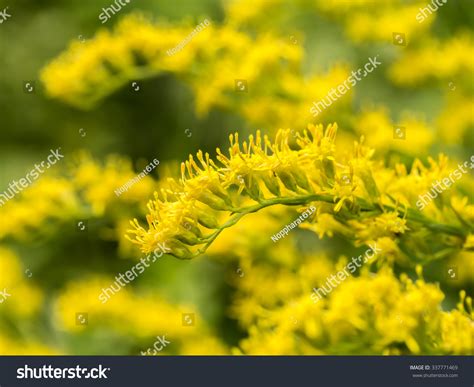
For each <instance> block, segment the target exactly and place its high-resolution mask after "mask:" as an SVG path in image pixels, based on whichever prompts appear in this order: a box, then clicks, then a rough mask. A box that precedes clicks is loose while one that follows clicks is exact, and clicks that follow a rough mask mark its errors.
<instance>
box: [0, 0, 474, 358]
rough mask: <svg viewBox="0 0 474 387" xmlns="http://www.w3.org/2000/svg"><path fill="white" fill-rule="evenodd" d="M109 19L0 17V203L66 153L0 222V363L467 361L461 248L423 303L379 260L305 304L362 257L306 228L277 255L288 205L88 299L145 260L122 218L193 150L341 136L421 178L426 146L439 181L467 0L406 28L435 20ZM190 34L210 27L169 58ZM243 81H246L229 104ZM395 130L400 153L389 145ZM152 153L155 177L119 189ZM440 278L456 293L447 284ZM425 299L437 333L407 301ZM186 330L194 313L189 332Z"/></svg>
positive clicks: (464, 44) (140, 15)
mask: <svg viewBox="0 0 474 387" xmlns="http://www.w3.org/2000/svg"><path fill="white" fill-rule="evenodd" d="M111 4H113V3H112V1H111V0H110V1H108V0H105V1H87V2H84V1H79V0H77V1H76V0H69V1H59V0H56V1H53V0H51V1H48V0H44V1H41V2H34V1H27V0H24V1H21V0H16V1H14V2H10V3H9V2H8V1H2V2H1V4H0V9H3V8H5V7H7V6H8V13H9V14H10V15H11V17H9V18H8V19H6V20H4V22H3V23H2V24H0V48H1V52H2V55H0V63H1V69H2V72H1V76H0V90H1V92H0V107H1V112H2V117H1V121H0V122H1V123H0V127H1V130H0V192H3V190H6V189H7V187H8V184H9V182H11V181H12V180H14V179H15V180H18V179H19V178H20V177H24V176H25V175H26V173H27V172H28V171H30V170H31V169H32V168H33V166H34V164H35V163H37V162H40V161H41V160H44V159H45V158H46V156H47V155H48V153H49V151H50V149H56V148H58V147H61V149H62V152H63V154H64V155H65V158H64V159H63V160H61V161H59V162H58V164H57V165H55V166H53V167H52V168H51V169H50V170H48V172H47V173H45V174H44V175H41V176H40V178H39V179H38V180H37V181H36V182H35V183H34V184H32V185H31V187H29V188H27V189H25V190H24V191H23V192H22V193H21V194H20V195H17V196H16V197H15V198H14V199H12V200H11V201H9V202H8V203H7V204H6V205H5V206H2V207H1V208H0V290H2V289H7V290H8V293H9V294H11V296H10V297H8V298H7V299H5V300H4V302H2V303H1V304H0V353H2V354H46V353H50V354H117V355H122V354H133V355H139V354H140V353H141V351H146V350H147V349H148V348H150V347H152V346H153V344H154V342H155V340H156V336H157V335H158V336H162V335H165V336H166V338H167V339H168V340H169V341H170V342H171V344H170V345H169V346H167V347H166V348H165V349H163V350H162V351H161V352H159V354H160V355H166V354H231V353H234V354H240V353H246V354H368V353H372V354H382V353H384V354H389V353H390V354H399V353H413V354H420V353H448V354H449V353H457V354H458V353H471V354H472V353H473V346H472V343H473V341H472V340H473V338H472V334H473V333H472V332H473V322H472V317H468V314H469V311H468V312H467V314H466V313H464V314H463V315H462V317H460V316H452V315H449V316H451V317H449V316H448V313H449V312H450V311H452V310H455V309H456V304H457V303H458V302H459V293H460V291H462V290H464V291H466V292H467V294H470V295H472V293H473V286H474V263H473V262H474V255H473V252H472V246H471V248H470V249H469V248H465V249H462V250H459V251H455V252H449V253H446V254H439V256H436V257H434V254H433V259H432V260H428V262H423V266H424V267H423V272H424V279H425V281H426V284H425V285H426V286H427V288H426V289H424V288H423V289H421V288H418V289H417V290H416V289H415V290H414V289H411V290H410V289H408V288H404V286H403V285H402V283H403V281H402V280H400V275H402V273H403V275H407V276H408V277H410V278H417V274H416V272H415V271H416V270H415V264H416V263H419V262H408V263H407V262H405V261H404V260H402V259H400V260H397V259H394V260H393V262H391V263H390V265H389V264H388V263H386V262H385V263H384V265H385V266H390V268H391V269H392V271H390V272H388V271H384V270H385V269H384V267H382V266H383V265H382V264H378V265H377V264H376V265H375V266H377V273H378V274H375V275H374V274H370V273H368V272H367V273H358V274H357V275H356V276H355V277H354V281H355V282H354V283H352V282H351V281H353V280H352V279H351V280H348V281H347V284H348V285H347V287H346V289H344V287H345V286H346V283H344V284H342V285H341V286H340V289H338V292H337V293H336V292H335V293H334V295H331V297H334V302H333V306H332V307H329V306H328V307H327V308H326V309H324V308H325V307H321V309H319V307H318V308H313V309H311V307H312V304H311V301H310V294H311V289H312V288H313V287H314V286H317V285H318V284H320V283H322V282H324V280H325V278H326V277H327V276H328V275H330V274H331V273H334V272H335V271H337V269H336V268H337V267H339V266H338V265H341V262H344V261H341V259H342V260H343V259H344V258H341V257H342V256H344V257H346V259H347V258H349V257H352V256H356V255H358V254H359V253H360V252H361V251H364V250H365V248H364V246H355V245H354V243H352V242H351V241H349V240H347V239H345V238H343V237H340V236H337V235H335V236H333V237H332V238H331V237H328V236H327V235H326V236H324V237H323V238H319V237H318V235H317V233H316V232H313V231H314V230H313V231H312V230H307V229H306V230H305V229H298V230H294V231H292V232H291V233H290V235H288V236H287V237H286V238H285V239H284V240H281V241H279V242H278V244H277V245H276V244H274V243H273V242H272V241H271V239H270V237H271V235H273V234H275V233H276V232H278V231H279V230H280V229H281V228H283V227H284V226H285V225H286V224H288V223H289V222H291V221H293V220H294V219H295V218H296V217H297V216H298V213H297V211H296V209H295V208H285V207H281V208H280V207H277V208H274V209H271V210H265V211H263V212H259V213H256V214H252V215H250V216H249V217H248V218H246V219H244V220H243V221H242V222H241V223H239V224H238V225H237V226H235V228H232V229H230V230H228V231H226V232H224V233H223V234H222V235H221V236H220V237H219V238H218V239H217V240H216V242H215V245H214V246H213V247H212V248H211V249H210V250H209V251H208V252H207V253H206V254H204V255H202V256H200V257H198V258H196V259H193V260H178V259H176V258H174V257H171V256H164V257H163V258H160V259H159V260H158V261H157V262H156V263H155V264H154V265H153V266H152V267H150V268H149V269H147V271H146V272H145V273H144V274H142V275H140V277H139V278H138V279H137V280H135V281H134V282H133V283H132V284H130V285H128V286H127V287H126V288H124V289H122V290H121V291H120V292H119V293H118V294H117V295H116V296H114V297H113V298H112V299H111V300H110V301H109V302H108V303H107V304H106V305H105V306H104V305H101V304H100V302H98V301H97V296H98V290H99V292H100V289H101V287H103V286H110V284H111V283H112V282H113V277H114V276H115V275H116V274H117V273H120V272H122V273H123V272H125V271H126V270H128V269H130V268H131V267H132V266H133V265H135V264H136V262H137V261H138V259H139V258H140V257H142V256H143V254H142V253H141V252H140V250H139V249H138V248H137V247H136V246H134V245H133V244H132V243H131V242H130V241H129V240H127V239H125V237H124V234H125V232H126V230H127V229H128V228H129V220H130V219H133V218H139V219H144V216H145V214H146V212H147V208H146V204H147V202H148V200H149V199H151V198H152V196H153V192H154V191H155V190H157V189H158V188H159V187H160V184H162V182H163V181H164V180H165V179H166V178H167V177H173V176H175V177H176V176H178V173H179V164H180V162H181V161H183V160H185V159H186V158H187V157H188V155H189V154H190V153H196V152H197V151H198V150H199V149H201V150H203V151H207V152H209V153H210V154H211V155H212V156H213V155H215V149H216V147H220V148H221V149H223V150H224V149H227V146H228V137H229V134H230V133H234V132H238V133H239V135H240V136H241V138H245V137H246V136H248V135H249V134H251V133H255V131H256V130H261V131H262V132H264V133H265V134H268V135H269V136H270V137H272V136H274V134H275V133H276V132H277V130H278V129H280V128H282V129H291V130H295V131H296V130H301V129H304V128H305V127H306V126H307V125H308V124H309V123H323V124H329V123H332V122H337V123H338V126H339V132H338V137H337V146H338V149H339V151H340V152H342V153H344V152H348V150H349V149H352V144H353V142H354V141H356V140H358V139H360V137H361V136H364V138H365V144H366V145H368V146H370V147H372V148H374V149H375V158H377V159H380V160H383V161H384V162H385V164H386V165H387V166H394V165H395V164H396V163H403V164H405V165H406V166H407V167H408V166H410V165H411V164H412V163H413V161H414V160H415V159H416V158H418V159H420V160H422V161H423V162H425V163H426V160H427V158H428V157H429V156H432V157H434V158H436V157H437V155H438V154H439V153H440V152H442V153H444V154H445V155H447V156H448V157H449V158H450V160H451V161H450V165H453V166H455V165H456V163H457V162H460V161H464V160H468V159H469V157H470V156H471V155H472V154H474V135H473V134H474V102H473V99H472V95H473V91H474V78H473V75H474V72H473V70H474V54H473V53H474V50H473V49H474V37H473V32H472V26H473V21H474V7H473V5H474V4H473V2H472V1H471V0H456V1H454V0H448V1H447V2H446V3H445V4H444V5H443V6H442V7H439V9H438V10H437V11H435V12H432V14H428V13H427V17H426V18H425V20H424V21H423V22H422V23H419V22H418V20H417V19H416V15H417V14H418V12H420V10H419V9H420V7H427V6H428V4H431V3H428V2H425V1H401V0H383V1H375V0H373V1H372V0H357V1H349V0H347V1H346V0H340V1H336V0H326V1H322V0H321V1H319V0H314V1H310V0H297V1H285V0H253V1H215V0H203V1H194V0H186V1H177V2H176V1H175V2H171V1H164V2H159V1H139V0H132V1H131V2H130V3H128V4H127V5H125V6H123V7H121V8H122V9H121V10H120V11H118V12H117V13H116V14H115V15H113V16H112V17H111V18H110V20H108V21H107V23H105V24H101V22H100V20H99V15H100V14H101V12H103V10H102V8H103V7H110V5H111ZM116 7H117V5H116ZM432 7H433V6H432ZM205 18H207V19H208V20H209V21H210V22H211V25H210V26H209V27H207V28H205V29H203V30H202V31H201V32H199V33H197V34H196V35H195V37H194V38H193V39H192V40H191V41H190V42H189V43H188V44H187V45H186V46H184V47H183V48H182V50H181V51H180V52H178V53H176V54H175V55H174V56H173V57H171V58H164V56H166V54H164V51H165V50H166V49H168V48H172V47H173V46H175V45H177V44H178V43H179V42H181V41H182V40H183V39H185V38H186V36H187V35H188V34H189V33H190V32H191V31H192V30H193V29H194V28H195V26H196V25H197V24H199V23H201V22H202V21H203V20H204V19H205ZM105 31H109V32H105ZM394 33H395V34H403V39H404V41H403V43H404V44H402V45H399V44H396V41H395V40H394ZM150 42H152V43H150ZM134 45H135V46H134ZM134 47H135V48H134ZM144 47H145V48H144ZM142 48H143V50H144V51H145V53H146V55H144V54H143V53H140V50H141V49H142ZM81 50H86V51H81ZM127 50H128V51H127ZM134 50H135V51H134ZM84 52H86V53H85V54H84ZM81 53H82V54H81ZM61 55H62V56H61ZM375 55H379V58H381V60H382V63H383V64H382V65H381V66H380V67H379V68H377V69H376V70H375V71H374V72H373V73H372V74H370V75H368V76H367V77H366V78H364V79H363V80H361V81H360V82H358V83H357V85H355V86H354V87H352V88H351V90H350V91H349V92H348V93H347V94H345V95H344V96H343V97H342V98H340V99H339V100H337V101H336V102H334V103H333V104H332V105H331V106H330V107H329V108H327V109H326V110H324V111H323V112H322V113H321V114H320V115H318V117H316V118H315V117H313V116H312V115H311V114H310V112H309V109H310V108H311V104H312V103H313V101H318V100H320V99H322V98H323V97H325V96H326V94H327V93H328V91H329V90H330V89H331V88H332V87H337V85H338V84H340V83H342V82H343V81H344V80H345V79H346V78H347V77H348V76H349V75H350V74H351V71H352V70H356V69H358V68H359V67H362V66H363V65H364V64H365V63H366V62H367V61H368V58H370V57H373V56H375ZM58 58H59V59H58ZM238 79H244V80H245V81H246V82H247V89H246V90H245V91H244V92H241V91H238V90H236V88H235V82H236V80H238ZM26 82H30V83H32V84H33V85H34V92H33V93H29V92H27V90H25V83H26ZM133 82H137V84H138V85H139V89H138V90H134V88H133V87H132V83H133ZM112 84H113V86H112V87H111V86H110V85H112ZM398 126H402V127H404V128H405V130H406V139H404V140H400V139H396V138H394V128H395V127H398ZM155 158H156V159H158V160H160V165H159V166H158V167H157V168H156V170H154V171H153V172H152V173H151V174H150V175H149V176H148V177H146V178H145V179H143V180H141V181H140V182H139V183H137V184H135V185H134V186H133V187H132V188H131V189H130V190H129V192H127V193H125V194H123V195H121V196H120V197H117V196H116V195H115V193H114V190H115V189H117V188H118V187H120V186H121V185H123V184H124V183H126V182H127V181H128V180H129V179H131V178H133V177H134V176H135V175H136V174H137V173H139V172H141V171H142V169H143V168H144V167H145V166H146V165H147V164H148V163H149V162H151V161H152V160H153V159H155ZM473 187H474V183H473V177H472V172H469V173H468V175H466V177H464V178H463V181H462V182H460V183H459V184H458V185H456V187H455V188H453V190H455V191H456V192H457V193H458V194H459V195H461V196H465V197H467V198H468V199H466V200H468V202H469V203H470V205H471V206H470V207H466V208H467V210H466V211H469V214H470V215H469V216H472V214H473V213H474V210H473V207H472V199H473V195H472V192H473V191H472V188H473ZM80 221H86V222H87V229H86V230H85V231H82V230H80V229H78V222H80ZM412 253H413V254H414V255H416V251H415V252H412ZM435 258H436V259H435ZM453 268H454V269H455V270H456V278H455V280H453V279H452V278H449V275H448V274H447V273H448V270H449V269H453ZM374 276H375V278H377V279H378V281H380V284H379V283H377V282H376V281H377V280H375V282H374V281H373V280H372V279H373V278H374ZM357 280H359V282H357ZM364 281H366V282H364ZM371 281H372V282H371ZM359 285H360V292H361V294H365V295H367V294H369V295H370V294H372V296H370V297H375V295H376V294H378V293H379V292H380V289H381V288H383V289H385V291H386V292H388V294H399V297H397V299H398V300H402V301H403V302H405V303H406V307H405V308H404V306H403V305H404V304H403V302H402V301H400V302H399V301H397V300H387V299H383V298H380V299H377V300H373V302H372V301H371V302H372V304H370V305H369V306H367V305H365V304H364V305H362V306H361V305H360V299H357V298H356V297H355V294H358V293H357V291H356V290H355V289H358V288H357V286H359ZM425 285H423V286H425ZM420 286H421V285H420ZM430 286H432V287H430ZM362 288H363V289H362ZM410 292H411V293H410ZM427 294H431V295H432V298H430V297H428V296H427ZM367 297H368V298H370V297H369V296H367ZM413 299H416V301H413ZM427 299H429V300H431V301H433V303H434V304H436V305H435V306H433V307H434V308H435V309H436V310H437V311H438V312H439V316H438V317H436V319H437V320H436V321H434V320H433V321H431V322H429V321H426V316H425V317H423V318H425V320H423V318H421V317H420V316H421V311H416V307H414V306H413V305H419V304H421V303H423V302H424V300H427ZM301 300H306V301H301ZM308 301H309V304H308ZM410 302H413V305H411V304H410ZM390 303H392V304H390ZM378 304H380V305H381V307H380V309H377V307H375V306H374V305H378ZM382 304H383V307H382ZM335 305H336V306H337V307H336V306H335ZM365 307H367V308H369V312H370V313H375V314H377V313H378V317H377V316H376V318H374V326H370V324H369V326H367V325H364V324H362V323H361V322H360V321H358V320H357V319H356V318H355V317H354V319H351V317H350V316H351V311H354V314H357V316H358V318H360V315H359V314H358V313H359V312H356V311H360V313H366V312H365V309H363V308H365ZM395 307H396V308H397V310H398V313H394V312H393V310H391V308H395ZM463 308H464V307H463ZM418 312H419V313H418ZM442 313H446V315H443V314H442ZM184 314H192V316H193V319H194V320H193V323H192V325H191V326H188V325H186V323H185V321H184V320H183V319H184V317H183V316H184ZM80 315H83V316H85V318H86V320H85V321H86V323H81V321H79V320H80V319H81V318H80V317H78V316H80ZM397 316H398V317H397ZM400 316H401V317H400ZM446 316H448V317H446ZM382 318H383V319H384V320H383V321H382V320H381V319H382ZM433 319H434V317H433ZM345 320H347V321H348V322H345ZM450 323H451V324H452V325H449V324H450ZM430 324H431V325H430ZM456 324H458V325H456ZM453 327H456V328H453ZM429 329H433V331H434V333H433V332H429ZM450 330H458V331H459V337H451V336H449V333H446V332H449V331H450ZM445 331H446V332H445ZM431 333H433V335H431ZM432 336H433V337H437V338H438V342H437V343H436V345H435V344H433V342H432V339H431V337H432ZM412 339H413V340H414V341H415V342H416V345H415V344H413V340H412ZM440 343H444V344H440Z"/></svg>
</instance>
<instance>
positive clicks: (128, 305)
mask: <svg viewBox="0 0 474 387" xmlns="http://www.w3.org/2000/svg"><path fill="white" fill-rule="evenodd" d="M112 282H113V279H111V278H107V277H95V278H91V279H89V280H83V281H77V282H73V283H71V284H69V285H68V286H66V288H65V289H64V290H63V291H62V293H61V294H60V296H59V297H58V299H57V301H56V304H55V313H56V316H57V321H58V324H59V327H60V329H61V330H65V331H67V332H70V333H72V334H75V335H80V334H81V333H82V332H86V331H87V333H88V334H90V331H91V330H93V331H99V332H100V331H102V332H105V331H107V330H109V329H111V330H113V331H114V332H116V333H119V334H122V335H123V336H127V337H133V338H134V339H135V340H136V342H137V343H141V344H142V345H143V347H144V348H147V347H149V346H150V345H151V344H152V343H153V338H154V337H155V338H156V336H157V335H158V336H160V335H166V339H167V340H169V341H171V343H172V344H170V345H169V346H168V347H166V348H165V349H164V350H163V351H162V352H160V354H168V355H170V354H184V355H211V354H212V355H217V354H225V353H226V352H227V349H226V347H225V345H223V344H221V343H220V341H219V340H218V339H216V338H215V337H214V336H213V335H212V334H211V332H210V330H209V328H208V327H207V326H206V324H205V322H204V321H203V319H202V317H201V316H200V315H199V314H198V313H195V319H194V324H193V325H192V326H187V325H185V324H184V323H183V316H182V314H183V313H189V312H190V311H193V310H194V309H193V308H192V307H190V306H189V305H178V306H176V305H175V304H171V303H169V302H167V301H165V300H164V299H163V298H162V297H158V296H156V295H154V294H136V293H134V292H133V291H131V290H129V289H126V288H122V289H121V290H120V291H119V292H118V293H116V294H115V295H114V296H113V297H111V298H110V299H109V300H108V301H107V302H106V303H105V304H103V303H102V302H100V300H99V294H100V293H101V292H102V289H103V288H106V287H107V286H110V283H112ZM78 310H80V311H84V312H87V313H88V324H87V325H80V324H79V325H78V324H77V311H78ZM193 313H194V312H193ZM86 328H87V329H86ZM137 352H138V351H137ZM137 354H138V353H137ZM134 355H135V354H134Z"/></svg>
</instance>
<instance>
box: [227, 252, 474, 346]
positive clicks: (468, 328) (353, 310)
mask: <svg viewBox="0 0 474 387" xmlns="http://www.w3.org/2000/svg"><path fill="white" fill-rule="evenodd" d="M312 259H314V257H313V258H312ZM279 278H280V277H279V276H273V277H272V280H273V282H274V284H273V289H278V284H279V282H280V281H279ZM243 280H245V281H247V285H244V286H243V287H242V290H240V291H241V292H242V296H241V298H242V299H245V298H246V297H248V298H251V299H252V297H253V296H252V295H253V293H254V292H255V291H257V289H258V288H259V287H260V283H261V281H263V283H265V282H266V280H265V274H264V271H263V272H262V269H258V268H253V270H252V271H251V273H250V274H249V276H248V278H244V279H243ZM282 281H284V282H287V278H286V277H283V279H282ZM249 284H251V285H249ZM305 290H306V289H305ZM294 293H295V292H293V298H290V297H291V295H292V293H290V297H288V294H287V295H285V294H280V296H281V298H280V303H278V302H275V303H274V304H273V305H268V304H267V305H265V304H263V305H262V303H260V302H258V301H253V303H255V304H256V305H258V308H255V305H253V307H254V309H253V310H254V313H253V314H254V318H253V320H252V324H251V326H250V327H249V328H248V331H249V337H248V338H246V339H243V340H242V341H241V343H240V349H241V351H243V352H244V353H246V354H272V355H283V354H288V353H292V354H326V355H328V354H329V355H330V354H338V355H341V354H357V355H361V354H420V353H423V354H469V353H472V351H473V348H474V347H473V342H472V338H473V335H474V322H473V318H474V315H473V314H472V309H471V302H472V300H471V299H470V298H467V299H466V301H465V305H466V306H460V309H459V310H454V311H452V312H443V311H442V310H441V308H440V303H441V301H442V299H443V298H444V296H443V293H442V292H441V291H440V290H439V288H438V287H437V286H435V285H432V284H427V283H425V282H424V281H423V280H417V281H415V282H413V281H412V280H410V279H408V277H406V276H402V278H401V280H398V279H397V278H396V277H395V276H394V275H393V273H392V272H391V271H390V270H381V271H379V272H378V273H377V275H373V274H372V273H369V272H368V271H367V270H364V271H363V272H362V274H361V276H360V277H357V278H354V277H351V278H348V279H346V281H345V282H344V283H342V284H341V285H340V286H339V287H338V288H336V289H334V290H333V291H332V293H330V294H329V295H328V297H327V298H325V299H323V300H321V301H320V302H319V303H317V304H313V303H312V302H311V300H310V298H309V296H308V295H307V294H304V293H303V294H302V295H301V296H300V298H298V297H297V296H295V295H294ZM288 300H290V301H288ZM291 300H292V301H291ZM281 302H283V303H284V304H283V306H282V304H281ZM250 304H252V301H246V302H244V303H242V302H237V303H236V305H235V306H234V309H235V316H237V317H238V318H241V319H242V322H243V323H244V324H245V325H248V324H249V321H248V318H246V317H245V316H247V315H248V312H247V311H249V310H250V309H251V308H249V307H248V306H249V305H250ZM465 307H466V308H467V310H466V309H465ZM241 316H243V317H241ZM236 352H237V353H238V352H239V350H236Z"/></svg>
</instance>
